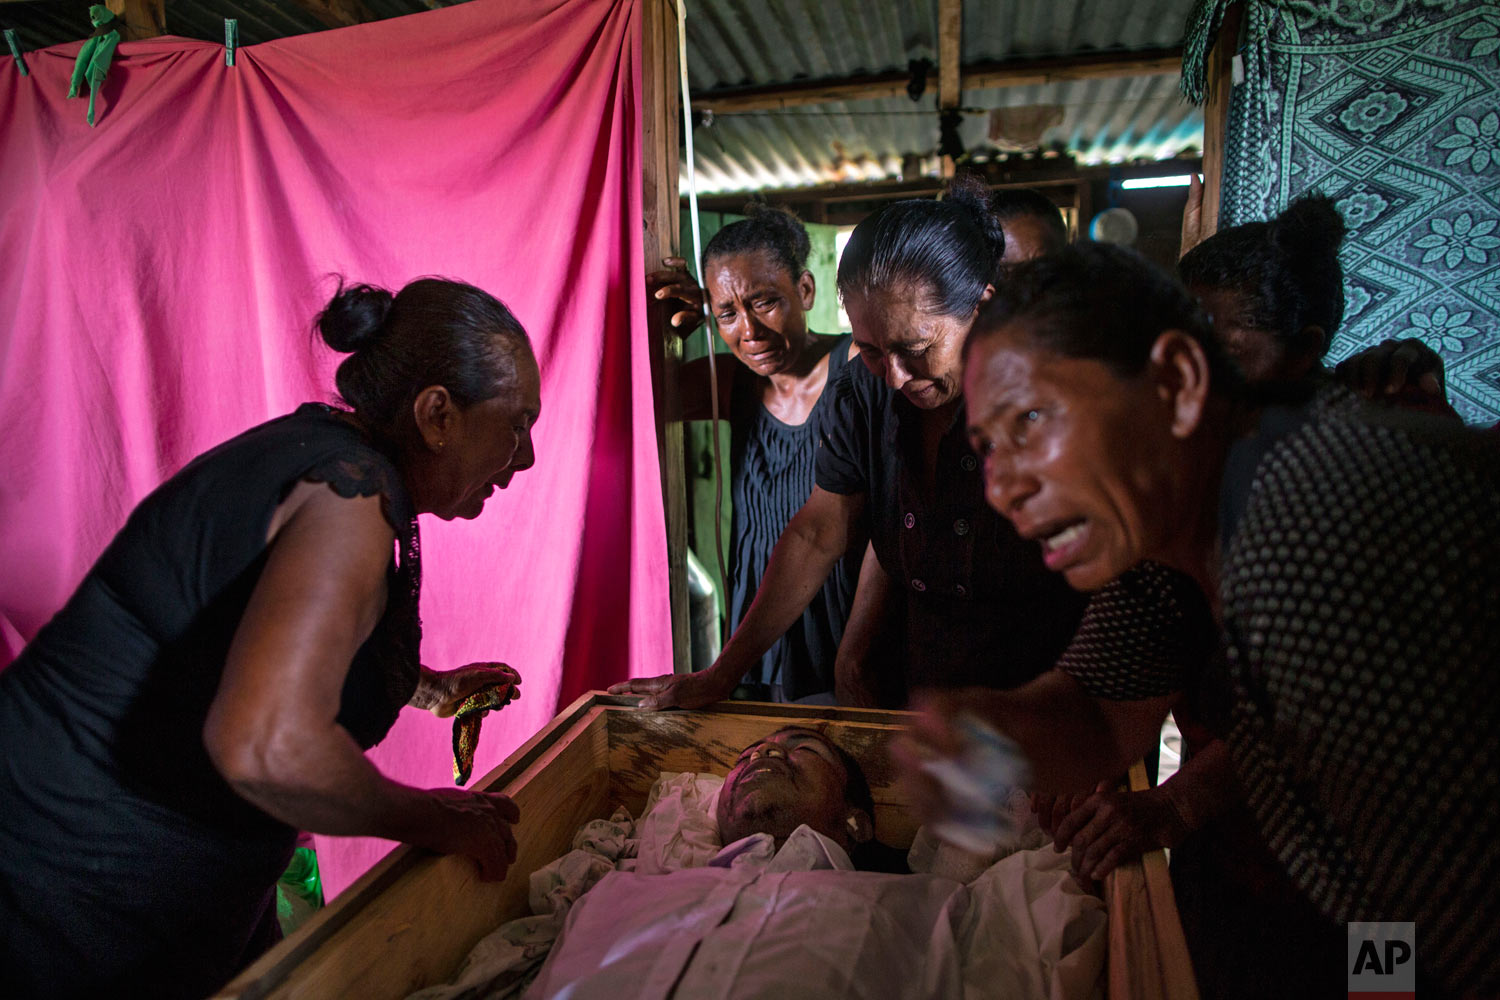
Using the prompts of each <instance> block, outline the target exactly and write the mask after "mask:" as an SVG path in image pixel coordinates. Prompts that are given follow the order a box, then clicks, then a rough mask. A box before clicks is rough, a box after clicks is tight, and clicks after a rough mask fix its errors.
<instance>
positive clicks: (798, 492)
mask: <svg viewBox="0 0 1500 1000" xmlns="http://www.w3.org/2000/svg"><path fill="white" fill-rule="evenodd" d="M850 340H851V337H850V336H849V335H848V334H845V335H844V336H842V337H838V338H836V339H834V344H833V349H832V351H831V352H830V353H829V355H828V380H827V382H826V383H825V384H824V390H823V394H822V395H821V396H819V397H818V401H817V403H815V404H814V405H813V408H812V412H811V413H810V414H808V417H807V420H806V421H804V422H803V423H801V424H795V425H793V424H786V423H783V422H781V421H780V420H778V419H776V418H775V417H774V416H772V415H771V412H770V411H769V410H767V409H766V407H765V405H764V404H763V403H762V402H761V380H760V378H759V377H757V376H756V375H755V373H754V372H752V371H751V370H750V369H749V368H746V367H745V366H744V365H739V366H738V367H737V370H736V372H735V379H734V388H733V390H732V393H731V396H730V418H729V427H730V449H729V454H730V466H731V468H732V469H733V470H734V472H733V480H732V484H731V490H732V494H731V495H732V497H733V511H734V514H733V521H732V528H731V531H730V536H731V538H732V545H733V550H732V551H731V552H730V556H729V577H730V599H729V625H730V629H731V631H732V630H733V629H735V628H738V627H739V624H740V621H741V619H743V618H744V617H745V612H746V611H748V610H749V609H750V602H751V601H753V600H755V592H756V590H757V589H758V588H759V587H760V578H761V576H763V575H764V574H765V571H766V564H767V563H768V562H770V559H771V550H772V549H774V548H775V547H776V542H777V540H778V539H780V538H781V533H782V531H783V530H785V528H786V525H787V522H788V521H790V520H791V519H792V516H793V515H794V514H796V513H797V511H798V510H800V509H801V508H802V505H803V504H804V503H806V502H807V498H808V496H809V495H810V494H811V493H812V490H813V465H814V461H815V458H816V456H817V444H818V425H819V422H820V421H821V420H822V419H823V415H824V414H825V413H826V412H827V410H828V399H829V397H830V396H831V395H832V394H831V392H830V391H829V390H830V389H831V388H832V386H833V384H834V382H835V380H836V379H837V378H838V375H839V373H840V372H841V371H843V369H844V367H845V366H846V365H847V363H848V360H849V341H850ZM863 555H864V546H863V545H851V546H850V549H849V553H848V554H847V555H846V556H845V557H844V558H843V559H842V560H840V561H839V562H838V563H837V564H836V565H835V566H834V568H833V572H832V573H830V574H829V575H828V579H827V580H826V581H825V582H824V584H823V587H822V589H821V590H819V591H818V592H817V593H816V594H814V595H813V599H812V601H811V602H810V603H809V604H808V606H807V610H805V611H803V612H802V617H801V618H799V619H797V621H796V622H795V623H793V625H792V627H791V628H789V629H787V631H786V634H785V635H783V636H782V637H781V638H780V639H778V640H777V641H776V644H775V645H773V646H772V647H771V648H770V649H768V650H766V653H765V655H764V656H762V657H761V659H760V663H758V664H757V665H756V666H755V667H754V668H753V669H752V670H751V672H750V673H749V674H748V675H747V676H746V678H745V680H746V682H747V683H749V684H755V685H766V686H768V687H769V688H770V691H771V692H773V693H779V694H780V695H781V697H782V698H784V699H786V700H788V701H793V700H795V699H797V698H804V697H807V696H808V695H813V694H821V693H823V692H825V691H832V690H833V661H834V657H835V655H836V654H837V653H838V648H839V641H840V640H841V639H842V638H843V636H844V623H845V622H846V621H847V620H848V618H849V606H850V605H851V604H852V603H853V602H854V588H855V585H856V584H857V583H858V582H859V564H860V560H861V558H862V557H863Z"/></svg>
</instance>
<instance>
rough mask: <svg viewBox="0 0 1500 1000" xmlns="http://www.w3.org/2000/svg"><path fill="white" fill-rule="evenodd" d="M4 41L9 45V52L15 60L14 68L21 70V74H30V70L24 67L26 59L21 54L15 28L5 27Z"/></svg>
mask: <svg viewBox="0 0 1500 1000" xmlns="http://www.w3.org/2000/svg"><path fill="white" fill-rule="evenodd" d="M5 41H6V42H7V44H9V45H10V54H11V56H12V57H13V58H14V59H15V60H16V69H18V70H20V71H21V75H22V76H30V75H31V70H29V69H27V68H26V59H25V58H24V57H23V56H22V55H21V43H20V41H19V40H18V39H17V38H16V29H15V28H6V29H5Z"/></svg>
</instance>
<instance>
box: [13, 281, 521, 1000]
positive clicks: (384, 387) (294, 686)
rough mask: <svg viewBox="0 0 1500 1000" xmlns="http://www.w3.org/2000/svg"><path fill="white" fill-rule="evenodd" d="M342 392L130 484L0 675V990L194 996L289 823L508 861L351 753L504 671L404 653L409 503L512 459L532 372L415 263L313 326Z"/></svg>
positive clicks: (460, 502) (455, 512)
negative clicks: (136, 487) (133, 502)
mask: <svg viewBox="0 0 1500 1000" xmlns="http://www.w3.org/2000/svg"><path fill="white" fill-rule="evenodd" d="M317 325H318V329H319V330H320V332H321V333H322V336H323V338H324V340H325V341H326V342H327V343H328V344H329V346H330V347H332V348H333V349H334V350H337V351H341V352H344V353H347V354H348V355H349V356H348V357H347V358H345V359H344V360H343V362H342V363H341V364H340V365H339V368H338V373H337V383H338V388H339V392H340V394H341V395H342V397H343V400H344V402H345V403H346V404H347V406H348V408H347V409H336V408H333V407H329V406H324V405H321V404H315V403H309V404H305V405H303V406H301V407H300V408H298V409H297V410H296V411H295V412H294V413H291V414H289V415H287V416H283V417H280V418H277V419H275V420H272V421H269V422H268V423H265V424H262V425H260V426H258V427H255V428H252V429H251V430H248V431H246V432H245V433H243V434H241V435H240V436H238V437H236V438H234V439H232V440H230V441H228V442H225V443H224V444H222V445H219V446H218V447H216V448H214V449H212V450H211V451H209V452H207V453H205V454H203V455H201V456H199V457H198V458H197V459H195V460H193V461H192V462H190V463H189V464H188V465H187V466H186V467H184V468H183V469H182V470H181V471H180V472H178V473H177V474H176V475H175V476H173V477H172V478H171V479H169V480H168V481H167V482H166V483H164V484H163V485H162V486H161V487H159V488H158V489H157V490H156V491H155V492H153V493H152V494H151V495H149V496H148V497H146V499H144V500H143V501H141V503H140V505H139V506H137V507H136V509H135V511H134V512H133V513H132V514H131V516H130V518H129V520H128V521H127V522H126V524H125V526H124V527H123V528H122V529H121V530H120V532H119V534H118V535H116V536H115V539H114V541H113V542H112V543H111V544H110V546H109V547H108V549H106V550H105V552H104V554H103V555H101V556H100V557H99V560H98V562H97V563H95V565H94V567H93V568H92V569H91V570H90V571H89V573H88V575H87V576H86V577H85V578H84V580H83V582H82V583H81V584H79V586H78V589H77V591H76V592H75V593H74V595H73V597H72V598H71V599H70V600H69V601H68V603H67V605H66V606H65V607H64V608H63V609H62V610H61V611H59V612H58V613H57V615H56V616H55V617H54V618H53V619H52V620H51V622H49V623H48V624H47V626H46V627H45V628H43V629H42V630H41V632H40V633H38V635H37V637H36V638H35V639H34V640H33V641H32V642H31V644H30V645H28V646H27V647H26V649H25V650H23V651H22V653H21V655H20V657H19V658H18V659H17V660H16V661H15V662H14V663H13V664H12V665H11V666H10V667H9V668H7V669H6V670H5V671H4V672H3V673H0V759H3V760H4V761H5V766H4V767H3V768H0V800H3V802H4V806H3V808H0V927H3V928H4V931H3V932H0V981H3V986H4V987H5V988H4V989H0V992H4V993H5V994H6V995H14V996H40V995H44V994H45V995H47V996H57V997H72V996H84V995H87V996H95V995H109V994H117V993H128V994H131V995H133V994H134V993H136V992H138V991H139V990H140V989H141V988H144V987H145V986H146V985H147V984H149V985H150V992H151V994H152V995H153V996H163V997H165V996H183V997H189V996H203V995H205V994H206V993H209V992H211V991H213V990H214V989H216V988H218V987H219V986H221V985H222V984H223V983H224V982H225V981H226V980H227V979H229V978H230V976H232V975H233V974H234V973H235V972H236V971H237V970H238V969H239V968H241V967H242V966H243V965H245V964H246V963H247V962H249V961H250V960H251V959H253V958H255V957H256V955H258V954H259V953H260V952H261V951H263V950H264V949H265V948H266V947H268V946H269V945H270V944H272V943H274V941H275V939H276V938H277V937H278V936H279V932H278V931H277V927H276V907H275V897H274V885H275V882H276V879H277V877H278V876H279V875H280V874H281V872H282V871H283V869H284V868H285V867H286V864H287V861H288V859H289V858H290V856H291V853H292V849H293V846H294V844H295V841H296V838H297V832H298V831H299V830H310V831H314V832H319V833H327V834H337V835H348V836H356V835H358V836H376V837H385V838H388V839H392V840H398V841H402V842H405V843H408V844H414V845H417V846H420V847H425V848H428V849H430V850H434V851H438V852H441V853H451V854H463V855H467V856H469V857H471V858H473V859H474V860H475V861H476V862H477V863H478V865H479V871H480V875H481V877H483V878H487V879H497V878H501V877H503V876H504V874H505V871H506V868H507V866H508V865H509V864H510V863H511V862H512V861H514V859H515V851H516V845H515V839H514V837H513V836H512V834H511V830H510V827H511V825H512V824H513V823H515V822H517V820H518V819H519V816H518V813H517V810H516V807H515V805H514V804H513V803H512V802H511V801H510V800H509V799H508V798H506V797H505V796H502V795H492V794H488V793H483V792H470V791H465V790H461V789H453V788H445V789H431V790H425V789H418V788H411V787H407V786H405V785H401V784H398V783H396V782H394V781H391V780H389V779H387V778H385V777H383V776H382V775H381V774H380V773H379V772H378V771H377V770H376V769H375V767H374V766H373V765H372V764H370V762H369V761H368V760H366V759H365V757H364V754H363V751H364V750H367V749H368V748H369V747H371V746H373V745H374V744H375V743H378V742H379V741H380V740H381V739H382V738H383V737H384V736H385V734H386V732H387V731H388V730H389V729H390V727H391V725H392V724H393V723H394V722H395V720H396V716H397V714H398V713H399V712H400V710H401V708H402V706H404V705H408V704H410V705H415V706H417V707H420V708H426V709H429V710H431V711H432V712H434V713H435V714H437V715H440V716H442V715H451V714H452V713H453V712H454V711H455V709H456V708H457V705H458V704H459V702H461V701H462V700H463V699H464V698H465V697H467V696H468V695H470V694H472V693H474V692H476V691H478V690H481V689H484V688H488V687H492V686H496V685H499V686H501V687H509V688H511V689H513V688H514V685H516V684H518V683H519V682H520V678H519V676H518V675H517V674H516V673H515V672H514V671H513V670H511V669H510V668H509V667H507V666H505V665H503V664H471V665H470V666H468V667H464V668H459V669H458V670H452V671H447V672H438V671H434V670H431V669H429V668H427V667H425V666H423V665H422V663H421V661H420V658H419V649H418V647H419V643H420V639H421V626H420V622H419V621H418V617H417V605H418V598H419V590H420V585H421V570H420V566H419V559H418V553H419V546H418V540H417V520H416V517H417V515H418V514H421V513H431V514H436V515H437V516H438V517H441V518H444V519H453V518H464V519H471V518H475V517H478V516H479V514H480V512H481V511H482V510H483V508H484V503H485V500H486V498H488V497H489V496H490V494H491V493H492V492H493V491H494V490H496V489H504V488H505V487H506V486H507V485H509V483H510V481H511V478H512V477H513V476H515V474H516V473H518V472H520V471H522V470H524V469H526V468H529V467H530V466H531V464H532V462H533V461H534V458H535V456H534V452H533V448H532V442H531V431H532V426H533V425H534V424H535V422H536V420H537V417H538V415H539V414H540V410H541V403H540V399H539V384H540V380H539V375H538V371H537V364H536V359H535V357H534V356H533V354H532V351H531V346H530V343H529V342H528V340H527V337H526V333H525V331H524V330H523V329H522V328H521V325H520V324H519V323H518V322H517V321H516V319H515V317H514V316H512V315H511V313H510V311H509V310H508V309H506V307H505V306H504V305H502V304H501V303H500V302H499V301H498V300H496V299H495V298H493V297H492V296H490V295H489V294H487V293H485V292H483V291H481V290H480V289H478V288H474V287H472V286H469V285H465V284H460V283H458V282H454V281H446V280H441V279H437V278H423V279H420V280H418V281H414V282H412V283H411V284H409V285H407V286H406V287H405V288H403V289H402V290H401V291H400V292H399V293H397V294H395V295H392V294H391V293H390V292H387V291H385V290H383V289H379V288H373V287H371V286H368V285H354V286H351V287H347V288H340V290H339V291H338V293H337V294H336V295H335V296H334V297H333V299H332V301H330V302H329V303H328V305H327V308H325V309H324V310H323V312H322V314H321V315H320V316H319V317H318V320H317Z"/></svg>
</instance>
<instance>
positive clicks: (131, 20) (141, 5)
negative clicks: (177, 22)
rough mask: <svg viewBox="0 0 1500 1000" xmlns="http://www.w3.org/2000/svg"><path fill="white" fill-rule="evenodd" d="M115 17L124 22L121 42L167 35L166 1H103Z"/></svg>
mask: <svg viewBox="0 0 1500 1000" xmlns="http://www.w3.org/2000/svg"><path fill="white" fill-rule="evenodd" d="M104 5H105V6H106V7H108V8H109V10H110V13H112V14H114V15H115V17H118V18H120V19H121V20H123V21H124V22H125V30H124V31H123V32H121V33H120V41H122V42H138V41H140V40H141V39H143V38H155V37H156V36H157V35H164V34H166V33H167V6H166V0H105V4H104Z"/></svg>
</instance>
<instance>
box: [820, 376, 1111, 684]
mask: <svg viewBox="0 0 1500 1000" xmlns="http://www.w3.org/2000/svg"><path fill="white" fill-rule="evenodd" d="M828 392H829V393H831V394H832V398H831V400H830V407H829V412H828V414H827V416H826V417H825V419H824V422H823V427H822V432H821V438H820V441H819V448H818V463H817V484H818V485H819V486H820V487H822V488H823V489H825V490H828V491H829V492H831V493H838V494H842V495H846V496H847V495H854V494H864V495H865V497H866V502H867V506H866V511H867V518H868V522H869V528H870V536H871V540H872V542H873V543H874V546H875V555H876V556H877V557H878V558H879V560H880V565H881V567H882V568H883V569H884V570H885V571H886V573H887V574H889V575H890V577H891V579H892V582H893V584H894V586H895V588H896V591H897V593H899V594H901V595H903V597H904V601H905V605H906V664H907V675H906V680H907V684H908V686H910V687H955V686H961V685H983V686H987V687H999V688H1009V687H1015V686H1016V685H1018V684H1023V683H1025V682H1026V681H1029V680H1031V679H1032V678H1034V677H1036V676H1037V675H1038V674H1040V673H1042V672H1043V671H1044V670H1047V669H1048V668H1050V667H1051V666H1052V665H1053V664H1054V663H1056V661H1057V659H1058V657H1059V655H1060V654H1061V653H1062V652H1063V650H1064V648H1065V647H1066V646H1067V645H1068V640H1069V639H1070V638H1072V636H1073V632H1074V629H1075V628H1076V627H1077V626H1078V622H1079V618H1080V616H1081V614H1082V612H1083V607H1084V603H1085V598H1084V597H1083V595H1081V594H1079V593H1077V592H1076V591H1074V590H1073V589H1072V588H1070V587H1069V586H1068V585H1067V583H1066V582H1065V581H1064V580H1063V578H1062V576H1060V575H1059V574H1057V573H1053V572H1051V571H1050V570H1048V569H1047V568H1046V566H1045V565H1044V564H1043V562H1042V555H1041V547H1040V546H1039V545H1038V544H1037V543H1035V542H1029V541H1026V540H1024V539H1022V538H1021V537H1020V536H1019V535H1017V534H1016V532H1015V529H1014V528H1012V527H1011V525H1010V522H1008V521H1006V520H1005V519H1004V518H1002V517H1001V516H1000V515H999V514H997V513H995V512H994V511H993V510H992V509H991V508H990V507H989V505H988V504H986V503H985V502H984V485H983V476H982V474H981V471H980V468H979V462H978V460H977V459H976V458H975V457H974V454H973V452H972V451H971V450H970V448H969V444H968V440H967V434H966V423H965V417H964V411H963V409H962V407H960V409H959V411H958V413H957V415H955V417H954V418H953V423H952V425H951V426H950V427H949V428H948V430H947V432H946V433H945V434H944V436H943V439H942V442H941V443H940V445H939V447H938V460H937V471H936V481H935V482H934V483H933V484H931V486H930V487H929V486H928V485H927V484H925V483H923V482H921V479H922V438H921V417H922V411H920V410H919V409H918V408H917V407H915V406H913V405H912V404H911V403H910V402H909V401H908V400H907V399H906V397H905V396H903V395H902V394H901V393H899V392H896V391H894V390H892V389H891V388H889V387H888V386H887V385H886V384H885V383H884V382H883V381H881V380H880V379H878V378H876V377H875V376H874V375H872V374H871V373H870V371H869V369H868V368H866V367H865V366H864V365H863V364H851V365H848V366H847V367H845V369H844V371H843V372H842V373H841V374H840V376H839V378H838V379H837V380H836V381H835V382H834V384H833V385H832V386H830V388H829V390H828Z"/></svg>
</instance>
